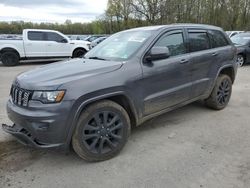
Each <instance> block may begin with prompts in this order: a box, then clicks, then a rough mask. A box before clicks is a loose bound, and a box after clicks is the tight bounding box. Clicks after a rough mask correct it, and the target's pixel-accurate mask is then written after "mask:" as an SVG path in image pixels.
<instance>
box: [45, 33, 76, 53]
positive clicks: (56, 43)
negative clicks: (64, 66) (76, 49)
mask: <svg viewBox="0 0 250 188" xmlns="http://www.w3.org/2000/svg"><path fill="white" fill-rule="evenodd" d="M46 34H47V45H46V54H47V56H48V57H71V56H72V52H71V49H70V43H69V41H68V40H67V39H66V38H64V37H63V36H61V35H59V34H58V33H55V32H47V33H46Z"/></svg>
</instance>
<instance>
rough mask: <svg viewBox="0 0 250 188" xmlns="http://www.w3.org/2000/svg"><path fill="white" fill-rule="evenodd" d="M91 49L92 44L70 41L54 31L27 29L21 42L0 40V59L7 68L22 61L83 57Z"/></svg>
mask: <svg viewBox="0 0 250 188" xmlns="http://www.w3.org/2000/svg"><path fill="white" fill-rule="evenodd" d="M89 48H90V42H87V41H78V40H70V39H69V38H68V37H67V36H65V35H64V34H62V33H60V32H58V31H53V30H40V29H25V30H23V37H22V39H20V40H16V39H10V40H5V39H3V40H0V59H1V61H2V63H3V64H4V65H6V66H14V65H17V64H18V63H19V61H20V60H29V59H48V58H49V59H51V58H64V57H81V56H83V55H84V54H85V53H86V52H87V51H88V50H89Z"/></svg>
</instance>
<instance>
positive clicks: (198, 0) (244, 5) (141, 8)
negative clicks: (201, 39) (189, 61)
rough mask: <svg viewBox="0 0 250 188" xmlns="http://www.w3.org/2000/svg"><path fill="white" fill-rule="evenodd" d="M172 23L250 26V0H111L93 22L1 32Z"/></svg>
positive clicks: (2, 28) (13, 26) (5, 26)
mask: <svg viewBox="0 0 250 188" xmlns="http://www.w3.org/2000/svg"><path fill="white" fill-rule="evenodd" d="M170 23H203V24H212V25H216V26H220V27H222V28H224V29H225V30H250V0H109V1H108V4H107V9H106V11H105V13H104V14H103V15H101V16H99V17H98V18H97V19H96V20H95V21H93V22H90V23H72V22H71V21H70V20H67V21H66V22H65V23H64V24H58V23H31V22H23V21H19V22H0V33H5V34H10V33H12V34H18V33H21V32H22V30H23V29H25V28H36V29H54V30H58V31H61V32H63V33H65V34H94V33H95V34H102V33H106V34H112V33H115V32H117V31H120V30H124V29H129V28H133V27H139V26H148V25H161V24H170Z"/></svg>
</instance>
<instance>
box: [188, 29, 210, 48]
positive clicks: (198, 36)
mask: <svg viewBox="0 0 250 188" xmlns="http://www.w3.org/2000/svg"><path fill="white" fill-rule="evenodd" d="M189 41H190V51H191V52H197V51H202V50H207V49H209V48H210V43H209V38H208V35H207V33H206V32H189Z"/></svg>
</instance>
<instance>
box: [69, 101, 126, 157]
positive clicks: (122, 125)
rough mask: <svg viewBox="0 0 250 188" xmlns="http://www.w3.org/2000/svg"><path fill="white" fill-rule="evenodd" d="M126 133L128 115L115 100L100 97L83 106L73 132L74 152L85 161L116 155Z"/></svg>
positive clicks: (122, 145)
mask: <svg viewBox="0 0 250 188" xmlns="http://www.w3.org/2000/svg"><path fill="white" fill-rule="evenodd" d="M129 134H130V119H129V116H128V114H127V112H126V111H125V110H124V108H123V107H122V106H120V105H119V104H117V103H115V102H112V101H109V100H104V101H101V102H98V103H94V104H92V105H90V106H89V107H87V109H86V110H84V112H83V113H82V114H81V116H80V118H79V120H78V123H77V126H76V130H75V132H74V134H73V138H72V145H73V148H74V150H75V152H76V153H77V154H78V155H79V156H80V157H81V158H83V159H84V160H87V161H103V160H107V159H110V158H112V157H114V156H116V155H117V154H118V153H119V152H120V151H121V150H122V148H123V147H124V145H125V144H126V142H127V139H128V136H129Z"/></svg>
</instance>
